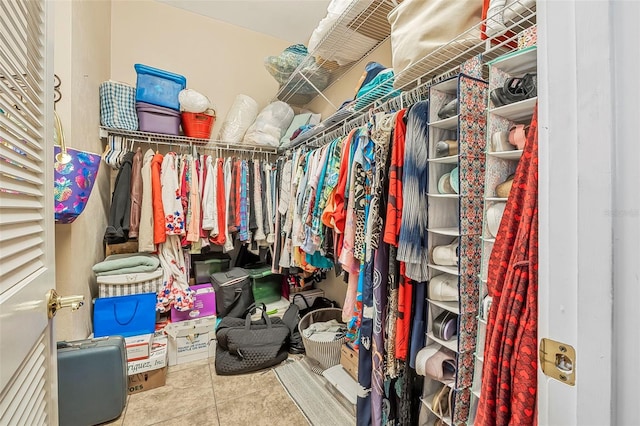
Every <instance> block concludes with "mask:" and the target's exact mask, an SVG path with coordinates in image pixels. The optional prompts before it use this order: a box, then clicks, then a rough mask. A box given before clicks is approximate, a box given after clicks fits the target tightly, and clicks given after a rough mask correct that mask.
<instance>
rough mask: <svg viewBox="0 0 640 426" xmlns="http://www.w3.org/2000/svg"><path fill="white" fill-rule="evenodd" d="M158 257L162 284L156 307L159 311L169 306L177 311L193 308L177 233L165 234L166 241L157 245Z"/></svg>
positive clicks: (166, 309) (165, 309) (167, 308)
mask: <svg viewBox="0 0 640 426" xmlns="http://www.w3.org/2000/svg"><path fill="white" fill-rule="evenodd" d="M158 258H159V259H160V265H162V272H163V281H164V285H163V288H162V290H160V291H159V292H158V303H157V305H156V309H157V310H158V311H159V312H165V311H168V310H169V309H170V308H171V307H174V308H175V309H176V310H178V311H188V310H191V309H193V294H192V292H191V290H190V289H189V283H188V281H187V269H186V266H185V262H184V256H183V255H182V246H181V244H180V237H179V236H178V235H175V234H169V235H167V239H166V242H164V243H162V244H160V246H159V247H158Z"/></svg>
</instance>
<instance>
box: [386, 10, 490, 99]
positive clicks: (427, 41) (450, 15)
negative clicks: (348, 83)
mask: <svg viewBox="0 0 640 426" xmlns="http://www.w3.org/2000/svg"><path fill="white" fill-rule="evenodd" d="M481 17H482V0H404V1H403V2H402V3H401V4H400V5H399V6H398V7H396V8H395V9H394V10H392V11H391V13H389V16H388V17H387V18H388V20H389V24H391V57H392V62H393V71H394V73H395V75H396V80H395V83H394V87H395V88H401V87H402V86H404V85H405V84H406V83H408V82H409V81H405V80H406V79H407V77H405V78H404V79H403V74H404V73H405V72H406V71H407V70H409V69H410V68H411V67H412V66H414V65H415V64H416V63H417V62H418V61H419V60H420V59H422V58H424V57H425V56H426V55H428V54H430V53H431V52H433V51H434V50H436V49H437V48H439V47H440V46H442V45H444V44H446V43H448V42H449V41H451V40H453V39H455V38H456V37H458V36H459V35H460V34H462V33H464V32H465V31H467V30H468V29H470V28H472V27H473V26H474V25H477V24H478V23H479V22H480V21H481ZM478 36H479V33H478ZM473 41H474V42H475V41H477V40H473Z"/></svg>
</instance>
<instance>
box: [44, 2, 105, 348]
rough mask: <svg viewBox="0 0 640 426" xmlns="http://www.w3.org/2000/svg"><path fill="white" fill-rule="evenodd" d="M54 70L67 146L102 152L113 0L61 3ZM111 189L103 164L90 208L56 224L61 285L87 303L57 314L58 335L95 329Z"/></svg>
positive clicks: (70, 335)
mask: <svg viewBox="0 0 640 426" xmlns="http://www.w3.org/2000/svg"><path fill="white" fill-rule="evenodd" d="M54 4H55V6H54V13H55V26H54V27H55V42H54V70H55V73H56V74H57V75H58V76H59V77H60V80H61V82H62V85H61V92H62V100H61V101H60V102H59V103H58V104H57V105H56V110H57V111H58V114H59V115H60V119H61V121H62V125H63V128H64V133H65V141H66V144H67V146H69V147H71V148H76V149H82V150H86V151H89V152H94V153H98V154H100V153H101V152H102V142H101V140H100V138H99V137H98V127H99V125H100V115H99V114H100V107H99V98H98V85H99V84H100V82H102V81H104V80H108V79H109V72H110V49H109V46H110V42H111V40H110V39H111V22H110V21H111V20H110V17H111V2H110V1H109V0H96V1H91V2H85V1H65V0H60V1H56V2H55V3H54ZM109 200H110V191H109V177H108V173H107V167H104V164H101V165H100V172H99V174H98V177H97V179H96V184H95V186H94V188H93V191H92V193H91V196H90V197H89V201H88V203H87V206H86V208H85V211H84V212H83V213H82V214H81V215H80V217H79V218H78V219H77V220H76V221H75V222H74V223H73V224H70V225H56V229H55V232H56V234H55V237H56V243H55V248H56V286H57V289H58V293H59V294H60V295H62V296H68V295H75V294H81V295H84V296H85V306H84V307H82V308H81V309H80V310H78V311H76V312H71V311H69V310H68V309H63V310H61V311H60V312H59V313H58V314H57V315H56V339H57V340H74V339H83V338H86V337H87V336H88V335H89V334H90V333H91V299H92V297H95V296H96V295H97V291H96V284H95V277H94V275H93V272H92V270H91V267H92V266H93V265H94V264H95V263H96V262H99V261H100V260H102V259H103V258H104V252H103V247H102V236H103V234H104V230H105V227H106V224H107V211H108V207H109Z"/></svg>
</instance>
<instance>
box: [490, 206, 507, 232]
mask: <svg viewBox="0 0 640 426" xmlns="http://www.w3.org/2000/svg"><path fill="white" fill-rule="evenodd" d="M506 206H507V203H494V204H492V205H491V206H490V207H489V208H488V209H487V231H489V234H491V236H492V237H493V238H495V237H496V235H498V229H500V221H502V215H503V214H504V209H505V207H506Z"/></svg>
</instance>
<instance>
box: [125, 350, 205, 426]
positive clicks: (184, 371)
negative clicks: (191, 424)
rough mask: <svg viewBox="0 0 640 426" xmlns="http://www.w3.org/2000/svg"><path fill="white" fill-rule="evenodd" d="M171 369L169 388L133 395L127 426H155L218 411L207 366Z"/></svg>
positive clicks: (129, 404) (168, 380)
mask: <svg viewBox="0 0 640 426" xmlns="http://www.w3.org/2000/svg"><path fill="white" fill-rule="evenodd" d="M187 365H188V367H187V366H180V367H181V368H179V369H170V370H169V372H168V373H167V384H166V385H165V386H163V387H160V388H157V389H151V390H149V391H146V392H141V393H139V394H135V395H131V396H130V398H129V403H128V406H127V412H126V413H125V417H124V423H123V425H124V426H129V425H132V426H144V425H153V424H156V423H159V422H161V421H164V420H167V419H170V418H182V417H183V416H186V415H189V414H192V413H196V412H200V411H203V410H205V409H207V408H212V407H215V400H214V397H213V389H212V381H211V375H210V371H209V365H208V363H206V362H205V363H204V364H202V363H192V364H187Z"/></svg>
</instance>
